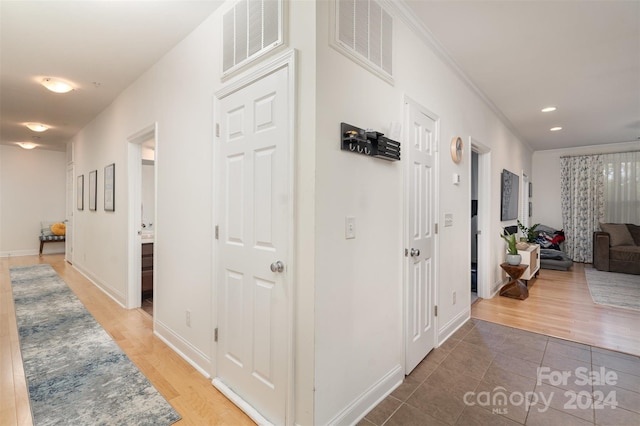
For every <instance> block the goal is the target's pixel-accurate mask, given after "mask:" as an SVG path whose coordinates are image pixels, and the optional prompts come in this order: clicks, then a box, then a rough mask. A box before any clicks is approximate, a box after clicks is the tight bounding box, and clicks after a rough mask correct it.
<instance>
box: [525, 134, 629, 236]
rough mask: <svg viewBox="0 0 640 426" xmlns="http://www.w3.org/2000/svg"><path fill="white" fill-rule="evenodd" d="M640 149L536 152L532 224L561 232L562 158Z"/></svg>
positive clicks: (621, 146)
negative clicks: (549, 227) (539, 224)
mask: <svg viewBox="0 0 640 426" xmlns="http://www.w3.org/2000/svg"><path fill="white" fill-rule="evenodd" d="M638 149H640V142H637V141H634V142H624V143H617V144H607V145H593V146H584V147H578V148H568V149H552V150H546V151H536V152H534V153H533V175H532V180H531V181H532V182H533V216H532V221H531V223H542V224H545V225H547V226H551V227H552V228H555V229H562V228H563V224H562V209H561V207H560V157H562V156H573V155H588V154H606V153H612V152H624V151H631V150H638Z"/></svg>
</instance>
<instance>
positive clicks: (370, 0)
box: [333, 0, 393, 82]
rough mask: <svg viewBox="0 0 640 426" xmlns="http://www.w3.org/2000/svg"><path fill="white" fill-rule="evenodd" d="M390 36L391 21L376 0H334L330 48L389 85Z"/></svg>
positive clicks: (390, 68)
mask: <svg viewBox="0 0 640 426" xmlns="http://www.w3.org/2000/svg"><path fill="white" fill-rule="evenodd" d="M392 35H393V19H392V17H391V15H390V14H389V13H388V12H387V11H386V10H384V9H383V8H382V6H381V5H380V3H378V2H377V1H376V0H336V13H335V40H334V43H333V46H334V47H336V48H337V49H338V50H339V51H341V52H342V53H345V54H346V55H347V56H349V57H351V58H352V59H355V60H356V61H357V62H359V63H361V64H362V65H364V66H365V67H367V68H369V69H371V70H372V71H374V72H375V73H376V74H378V75H380V76H381V77H382V78H384V79H385V80H388V81H390V82H392V76H393V65H392V56H393V55H392V53H393V39H392Z"/></svg>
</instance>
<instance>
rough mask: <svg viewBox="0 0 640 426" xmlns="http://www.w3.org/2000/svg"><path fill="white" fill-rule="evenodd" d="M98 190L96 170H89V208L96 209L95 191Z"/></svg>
mask: <svg viewBox="0 0 640 426" xmlns="http://www.w3.org/2000/svg"><path fill="white" fill-rule="evenodd" d="M97 191H98V171H97V170H94V171H92V172H89V210H91V211H96V209H97V207H98V206H97V204H98V202H97V200H96V192H97Z"/></svg>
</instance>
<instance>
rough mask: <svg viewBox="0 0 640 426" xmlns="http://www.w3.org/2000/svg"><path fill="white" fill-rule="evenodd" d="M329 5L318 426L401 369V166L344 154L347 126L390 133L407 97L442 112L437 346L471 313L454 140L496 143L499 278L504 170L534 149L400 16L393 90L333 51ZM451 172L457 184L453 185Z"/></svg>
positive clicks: (465, 216)
mask: <svg viewBox="0 0 640 426" xmlns="http://www.w3.org/2000/svg"><path fill="white" fill-rule="evenodd" d="M328 8H329V6H328V3H327V2H318V3H317V9H318V16H317V19H318V29H317V30H318V33H317V38H318V57H317V61H318V75H317V81H318V84H317V88H318V89H317V90H318V92H317V111H318V112H317V143H316V153H317V154H316V155H317V157H316V161H317V162H316V206H317V208H316V251H315V254H316V266H315V270H316V289H315V295H316V297H315V300H316V303H315V318H316V320H315V324H316V360H315V361H316V364H315V377H316V398H315V404H316V406H315V412H316V414H315V422H314V423H315V424H327V423H330V422H332V421H337V420H341V419H344V418H349V412H350V410H357V409H358V407H359V405H358V404H360V403H362V400H363V398H365V396H366V395H367V394H370V393H375V392H380V391H384V389H383V385H381V384H380V381H381V380H383V379H384V378H385V377H387V376H388V375H389V374H392V373H393V372H394V371H396V369H397V368H398V367H400V366H402V364H403V338H402V327H403V320H402V312H403V311H402V279H403V262H404V257H403V245H402V243H403V235H402V232H403V193H402V190H403V177H402V176H403V173H402V170H403V169H402V166H403V165H402V162H387V161H384V160H378V159H373V158H368V157H364V156H361V155H355V154H352V153H349V152H344V151H341V150H340V143H339V135H340V132H339V128H340V127H339V126H340V123H341V122H347V123H349V124H353V125H355V126H358V127H364V128H373V129H375V130H378V131H381V132H383V133H388V132H389V127H390V123H392V122H397V123H404V116H403V100H404V97H405V95H407V96H409V97H411V98H412V99H414V100H415V101H416V102H418V103H419V104H421V105H422V106H424V107H426V108H427V109H429V110H430V111H432V112H433V113H435V114H436V115H438V116H439V117H440V141H439V151H440V154H439V160H438V163H439V168H440V173H439V182H440V185H439V196H440V206H439V212H438V221H439V222H440V224H441V226H440V235H439V237H438V242H437V245H438V250H437V253H438V254H437V261H438V265H439V266H438V270H439V276H438V277H437V280H438V288H439V294H438V300H437V304H438V313H439V316H438V326H439V334H440V339H441V340H443V339H444V338H446V337H447V336H448V335H449V334H450V333H451V332H452V331H454V330H455V328H456V327H457V326H459V325H461V324H462V323H463V322H464V321H465V320H466V319H467V318H468V316H469V303H470V251H469V244H470V217H471V216H470V202H469V200H470V191H471V190H470V175H469V172H470V163H469V162H470V161H471V156H470V147H469V146H467V147H466V150H465V156H464V159H463V161H462V162H461V163H460V164H455V163H453V162H452V161H451V159H450V157H449V142H450V140H451V139H452V138H453V137H454V136H460V137H462V139H463V140H464V141H465V143H468V142H467V141H468V140H469V137H470V136H471V137H473V138H474V139H475V140H477V141H480V142H481V143H482V144H484V145H486V146H488V147H490V148H491V152H492V163H491V164H492V171H491V177H492V183H491V185H492V193H491V203H492V207H491V229H489V230H488V231H487V234H488V235H495V238H494V239H493V240H492V242H491V248H492V249H491V252H492V255H491V265H485V266H486V267H489V268H490V270H491V274H490V276H491V280H492V282H497V281H501V280H502V275H501V271H500V268H499V266H498V265H499V264H500V263H501V262H502V261H503V259H504V257H503V256H504V243H503V241H502V240H501V239H500V238H498V234H499V231H500V227H501V225H504V224H505V223H501V222H500V220H499V219H500V216H499V214H500V189H499V188H500V187H499V184H500V180H499V177H500V171H501V170H502V168H508V169H510V170H514V171H516V172H519V171H520V170H525V172H526V173H528V174H530V169H531V167H530V159H531V154H530V150H529V148H528V147H527V146H525V145H523V144H521V143H520V142H519V141H518V139H517V138H516V137H514V135H513V134H511V133H510V131H509V130H508V129H507V128H506V127H505V126H504V125H503V124H502V122H500V120H499V119H498V118H497V117H496V115H495V114H494V113H493V112H492V111H491V110H490V109H489V108H488V107H487V105H486V104H485V103H483V101H481V100H480V99H479V98H478V97H477V96H476V95H475V94H474V93H473V92H472V91H471V90H470V89H469V88H468V87H467V86H466V85H465V84H464V83H463V82H462V81H461V80H460V79H459V78H458V77H457V76H456V75H455V74H454V73H453V72H452V71H451V69H450V68H449V67H448V66H447V65H445V64H444V63H443V62H442V61H441V60H440V59H439V58H438V57H437V56H436V55H435V54H434V53H433V52H432V51H431V50H430V49H429V48H427V47H426V46H425V44H424V43H423V42H422V41H421V40H420V39H419V38H418V37H417V36H416V35H415V34H414V33H413V32H412V31H410V30H409V29H408V28H407V27H406V26H405V25H403V24H402V23H401V21H400V20H396V21H394V37H395V39H394V44H393V49H394V60H395V62H394V64H393V68H394V74H395V75H394V80H395V84H394V85H393V86H392V85H390V84H388V83H386V82H384V81H382V80H381V79H379V78H378V77H376V76H374V75H373V74H371V73H370V72H368V71H366V70H365V69H363V68H361V67H360V66H358V65H357V64H355V63H354V62H353V61H351V60H350V59H348V58H346V57H345V56H343V55H341V54H340V53H338V52H337V51H336V50H334V49H333V48H331V47H330V46H329V45H328V40H329V33H328V32H329V31H328V28H329V22H328V21H329V19H328V17H329V10H328ZM454 173H458V174H460V175H461V177H462V179H461V183H460V185H453V184H452V175H453V174H454ZM445 213H452V214H453V216H454V224H453V226H451V227H446V228H445V227H443V226H442V225H443V223H444V220H443V219H444V214H445ZM345 216H354V217H355V218H356V234H357V235H356V238H355V239H354V240H345V238H344V226H345V225H344V223H345ZM513 222H514V223H515V221H513ZM509 224H510V223H509ZM451 259H456V260H455V262H452V261H451ZM459 265H464V267H459ZM453 291H456V292H457V299H458V300H457V303H456V304H455V305H454V304H453V303H452V292H453ZM376 386H377V387H378V388H376ZM384 386H389V384H388V383H385V384H384ZM372 389H373V390H372ZM387 390H390V389H387Z"/></svg>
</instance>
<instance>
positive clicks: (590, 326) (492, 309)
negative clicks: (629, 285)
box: [471, 263, 640, 356]
mask: <svg viewBox="0 0 640 426" xmlns="http://www.w3.org/2000/svg"><path fill="white" fill-rule="evenodd" d="M590 267H591V265H589V264H587V265H585V264H583V263H574V265H573V267H572V269H571V270H570V271H553V270H549V269H541V270H540V275H539V276H538V278H536V279H535V280H532V281H531V283H532V284H533V285H532V286H531V287H530V288H529V298H528V299H526V300H516V299H510V298H507V297H500V296H496V297H493V298H491V299H486V300H479V301H478V302H476V303H475V304H474V305H473V306H472V307H471V316H472V317H473V318H478V319H482V320H486V321H490V322H494V323H498V324H502V325H508V326H511V327H516V328H520V329H523V330H528V331H533V332H536V333H542V334H546V335H548V336H553V337H559V338H561V339H566V340H571V341H574V342H578V343H584V344H587V345H592V346H597V347H601V348H605V349H612V350H615V351H619V352H625V353H629V354H633V355H639V356H640V312H639V311H634V310H631V309H622V308H611V307H607V306H603V305H596V304H595V303H593V300H592V299H591V294H590V293H589V287H588V286H587V281H586V279H585V275H584V269H585V268H590Z"/></svg>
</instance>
